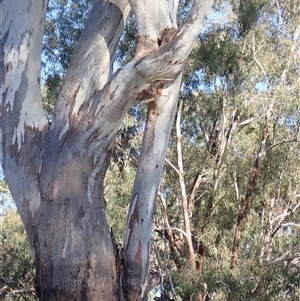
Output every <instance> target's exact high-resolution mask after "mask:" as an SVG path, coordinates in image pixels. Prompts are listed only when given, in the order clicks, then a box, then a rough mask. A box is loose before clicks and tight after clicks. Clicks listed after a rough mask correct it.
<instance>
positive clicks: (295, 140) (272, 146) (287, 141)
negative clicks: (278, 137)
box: [266, 139, 300, 152]
mask: <svg viewBox="0 0 300 301" xmlns="http://www.w3.org/2000/svg"><path fill="white" fill-rule="evenodd" d="M291 142H300V141H299V140H297V139H288V140H283V141H280V142H277V143H274V144H272V145H271V146H269V147H268V148H267V149H266V152H267V151H269V150H271V149H272V148H274V147H276V146H278V145H281V144H285V143H291Z"/></svg>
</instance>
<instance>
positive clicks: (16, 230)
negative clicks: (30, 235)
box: [0, 209, 36, 301]
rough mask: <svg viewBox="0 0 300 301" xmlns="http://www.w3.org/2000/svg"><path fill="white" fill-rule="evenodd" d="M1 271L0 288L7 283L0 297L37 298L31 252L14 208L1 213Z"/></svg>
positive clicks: (9, 298)
mask: <svg viewBox="0 0 300 301" xmlns="http://www.w3.org/2000/svg"><path fill="white" fill-rule="evenodd" d="M0 271H1V274H0V276H1V279H0V290H1V289H3V288H5V287H7V289H6V290H5V293H4V291H3V294H0V298H1V297H3V296H5V295H6V299H5V300H24V301H25V300H28V301H30V300H36V298H35V292H34V269H33V261H32V256H31V252H30V248H29V245H28V241H27V237H26V233H25V230H24V227H23V224H22V221H21V219H20V216H19V215H18V213H17V211H16V209H9V210H7V211H6V212H5V213H4V214H2V215H1V216H0ZM22 291H23V292H22Z"/></svg>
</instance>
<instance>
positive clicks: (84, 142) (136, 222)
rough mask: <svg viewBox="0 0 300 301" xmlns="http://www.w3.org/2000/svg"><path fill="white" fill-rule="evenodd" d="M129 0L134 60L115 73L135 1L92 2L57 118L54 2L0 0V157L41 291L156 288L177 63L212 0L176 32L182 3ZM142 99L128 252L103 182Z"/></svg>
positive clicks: (82, 296)
mask: <svg viewBox="0 0 300 301" xmlns="http://www.w3.org/2000/svg"><path fill="white" fill-rule="evenodd" d="M129 2H130V5H131V7H132V10H133V12H134V14H135V18H136V20H137V27H138V34H139V37H138V39H137V55H136V58H135V60H133V61H132V62H130V63H128V64H127V65H126V66H124V67H123V68H122V69H120V70H118V71H117V72H116V73H115V74H114V75H112V76H111V73H112V72H111V70H112V63H113V58H114V55H115V52H116V49H117V45H118V41H119V39H120V37H121V34H122V32H123V29H124V25H125V23H126V19H127V17H128V14H129V12H130V7H129V5H128V3H127V1H126V0H118V1H117V0H111V1H107V0H95V1H94V4H93V7H92V11H91V14H90V16H89V18H88V21H87V24H86V27H85V29H84V31H83V33H82V35H81V38H80V40H79V42H78V45H77V48H76V50H75V53H74V55H73V58H72V60H71V63H70V66H69V69H68V71H67V74H66V76H65V79H64V85H63V87H62V90H61V92H60V95H59V98H58V100H57V104H56V107H55V112H54V116H53V120H52V123H51V124H48V122H47V120H46V118H45V114H44V112H43V108H42V100H41V91H40V82H39V76H40V59H38V58H39V57H40V53H41V45H42V37H43V27H44V19H45V11H46V7H47V1H46V0H44V1H32V0H23V1H21V2H20V1H18V0H3V1H2V2H1V10H2V15H3V18H2V24H1V28H2V33H1V37H0V39H1V40H0V45H1V49H0V65H1V66H0V70H1V73H0V76H1V78H0V80H1V91H2V99H1V110H0V112H1V138H2V140H1V152H0V154H1V162H2V165H3V170H4V173H5V176H6V179H7V181H8V184H9V187H10V189H11V192H12V195H13V198H14V201H15V202H16V205H17V207H18V210H19V212H20V215H21V218H22V220H23V222H24V225H25V228H26V231H27V235H28V238H29V242H30V246H31V249H32V251H33V253H34V258H35V265H36V286H37V292H38V296H39V298H40V300H41V301H44V300H51V301H55V300H60V301H62V300H74V301H76V300H89V301H93V300H110V301H111V300H120V299H123V298H125V299H127V300H147V293H148V291H149V289H150V288H151V283H150V282H149V278H148V270H149V257H150V254H149V252H150V240H151V225H152V216H153V209H154V204H155V199H156V194H157V190H158V185H159V181H160V177H161V172H162V168H163V162H164V159H165V154H166V149H167V145H168V139H169V134H170V129H171V125H172V122H173V119H174V114H175V109H176V104H177V98H178V92H179V86H180V82H181V73H182V70H183V68H184V66H185V63H186V60H187V57H188V55H189V53H190V51H191V49H192V47H193V43H194V42H195V40H196V38H197V36H198V35H199V32H200V29H201V27H202V24H203V22H204V17H205V15H206V13H207V11H208V9H209V7H210V6H211V4H212V2H213V1H212V0H206V1H199V0H198V1H195V2H194V5H193V7H192V9H191V13H190V16H189V18H188V19H187V23H186V25H185V26H184V28H183V29H182V30H181V31H180V32H179V33H178V32H177V30H176V18H175V16H176V14H177V5H178V1H175V0H174V1H158V0H157V1H156V2H157V3H156V5H153V4H151V5H150V6H149V4H148V1H133V0H132V1H129ZM200 7H201V10H200ZM149 13H150V15H149ZM149 16H150V18H149ZM138 101H144V102H148V103H149V105H148V106H149V109H148V117H147V126H146V131H145V135H144V141H143V147H142V150H141V157H140V160H139V167H138V170H137V175H136V181H135V184H134V187H133V190H132V197H131V205H130V209H129V213H128V222H127V229H126V235H125V242H124V257H123V258H122V260H123V261H122V262H121V260H120V258H119V253H118V252H117V249H116V247H115V245H114V239H113V237H112V234H111V232H110V229H109V227H108V225H107V222H106V217H105V200H104V195H103V191H104V189H103V181H104V177H105V174H106V171H107V167H108V165H109V161H110V158H111V155H112V152H113V148H114V139H115V136H116V133H117V130H118V128H119V125H120V123H121V121H122V119H123V117H124V115H125V114H126V113H127V111H128V110H129V108H130V107H131V106H132V105H133V104H135V103H136V102H138ZM122 263H124V264H123V266H122ZM121 276H122V278H121ZM123 286H124V287H123Z"/></svg>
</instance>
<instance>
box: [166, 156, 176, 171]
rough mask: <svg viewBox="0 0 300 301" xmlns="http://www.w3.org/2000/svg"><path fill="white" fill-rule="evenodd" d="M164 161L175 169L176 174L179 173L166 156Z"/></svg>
mask: <svg viewBox="0 0 300 301" xmlns="http://www.w3.org/2000/svg"><path fill="white" fill-rule="evenodd" d="M165 161H166V162H167V163H168V164H169V165H170V166H171V167H172V168H173V169H174V170H175V171H176V173H177V174H179V171H178V169H177V167H176V166H175V165H174V164H172V163H171V162H170V161H169V160H168V159H167V158H166V159H165Z"/></svg>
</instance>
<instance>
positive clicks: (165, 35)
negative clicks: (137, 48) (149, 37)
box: [157, 27, 178, 47]
mask: <svg viewBox="0 0 300 301" xmlns="http://www.w3.org/2000/svg"><path fill="white" fill-rule="evenodd" d="M177 33H178V30H177V29H176V28H174V27H171V28H168V27H167V28H165V29H164V31H163V32H162V35H161V38H160V39H157V44H158V47H160V46H163V45H165V44H167V43H169V42H170V41H171V40H172V39H173V38H174V37H175V36H176V35H177Z"/></svg>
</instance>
